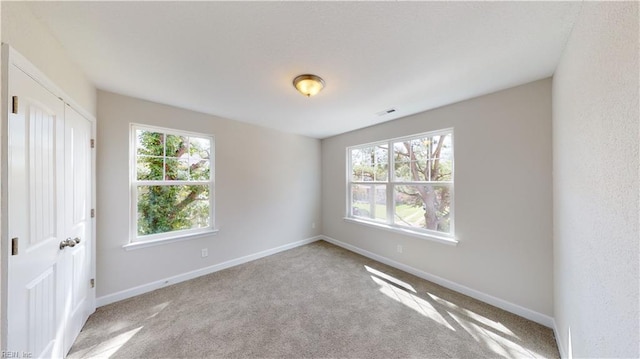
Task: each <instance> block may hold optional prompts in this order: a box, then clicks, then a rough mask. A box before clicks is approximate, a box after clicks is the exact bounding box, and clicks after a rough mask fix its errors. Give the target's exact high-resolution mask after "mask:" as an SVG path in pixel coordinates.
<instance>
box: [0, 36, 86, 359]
mask: <svg viewBox="0 0 640 359" xmlns="http://www.w3.org/2000/svg"><path fill="white" fill-rule="evenodd" d="M1 51H2V54H1V56H2V61H1V64H2V66H1V68H0V71H2V83H1V86H2V88H1V90H0V97H2V99H1V105H0V109H1V111H0V112H1V124H0V185H1V187H2V191H1V192H0V235H1V238H0V350H6V349H7V348H6V347H5V345H6V343H7V333H8V330H9V328H8V321H7V298H8V296H9V295H10V293H8V291H7V284H8V278H9V277H8V276H9V273H8V267H9V256H10V252H11V247H10V246H11V240H10V239H9V238H8V237H9V233H8V229H7V226H6V225H4V223H7V218H8V217H7V213H8V208H7V207H8V203H7V186H6V183H7V176H8V166H7V165H8V157H7V155H8V151H7V149H8V147H7V125H8V121H9V111H10V109H9V104H10V103H11V101H12V100H11V94H10V93H9V91H8V90H9V81H10V79H9V67H10V66H15V67H17V68H18V69H20V70H22V71H23V72H24V73H26V74H27V75H28V76H29V77H31V78H32V79H34V80H35V81H36V82H37V83H38V84H40V85H41V86H42V87H44V88H45V89H46V90H47V91H49V92H51V93H52V94H53V95H55V96H56V97H58V98H60V99H61V100H62V101H63V102H64V103H65V104H67V105H69V106H71V108H73V109H74V110H76V111H77V112H78V113H79V114H80V115H81V116H82V117H84V118H86V119H87V120H88V121H89V122H90V123H91V138H93V139H94V143H95V138H96V118H95V116H93V115H92V114H91V113H90V112H88V111H86V110H85V109H84V108H82V106H80V105H79V104H78V103H77V102H76V101H74V100H73V98H71V97H70V96H69V95H67V94H66V93H65V92H64V91H63V90H62V89H61V88H60V87H58V86H57V85H56V84H55V83H54V82H53V81H51V80H50V79H49V78H48V77H47V76H46V75H45V74H44V73H42V72H41V71H40V70H38V68H37V67H35V66H34V65H33V64H32V63H31V62H30V61H29V60H27V59H26V58H25V57H24V56H22V55H20V53H18V52H17V51H16V50H14V49H13V48H12V47H11V46H10V45H9V44H5V43H2V50H1ZM96 147H97V146H96ZM96 147H94V148H93V150H92V151H91V204H92V206H91V208H93V209H94V210H95V208H96ZM92 219H93V220H92V221H91V241H92V243H91V244H92V245H91V253H90V258H91V265H90V267H91V276H90V278H96V242H97V241H96V220H95V217H94V218H92ZM89 305H90V307H91V311H92V312H93V311H95V308H96V288H95V287H94V288H92V290H91V292H90V294H89Z"/></svg>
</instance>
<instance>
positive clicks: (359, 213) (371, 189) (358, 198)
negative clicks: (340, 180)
mask: <svg viewBox="0 0 640 359" xmlns="http://www.w3.org/2000/svg"><path fill="white" fill-rule="evenodd" d="M351 215H352V216H354V217H361V218H366V219H373V220H377V221H381V222H386V220H387V186H386V185H353V186H351Z"/></svg>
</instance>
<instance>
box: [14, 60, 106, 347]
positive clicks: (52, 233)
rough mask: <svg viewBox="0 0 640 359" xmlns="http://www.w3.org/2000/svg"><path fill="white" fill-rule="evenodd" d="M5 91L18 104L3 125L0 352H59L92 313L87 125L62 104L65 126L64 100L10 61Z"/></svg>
mask: <svg viewBox="0 0 640 359" xmlns="http://www.w3.org/2000/svg"><path fill="white" fill-rule="evenodd" d="M9 96H11V97H13V96H17V99H18V101H17V103H18V106H17V111H13V109H12V106H11V102H10V106H9V107H10V108H9V111H10V113H9V116H8V124H7V156H8V162H7V176H6V178H7V211H6V217H5V218H7V222H6V223H7V233H6V236H7V238H8V242H9V245H8V251H9V253H8V254H7V255H8V260H7V289H8V291H7V296H6V298H7V312H6V318H7V343H6V346H5V348H3V350H6V351H9V352H11V353H12V355H14V354H15V355H20V356H21V357H26V356H31V357H34V358H35V357H63V356H64V355H66V353H67V351H68V349H69V348H70V346H71V343H72V342H73V340H74V339H75V336H76V335H77V333H78V332H79V330H80V328H81V327H82V324H83V323H84V321H85V320H86V318H87V316H88V314H90V312H91V311H92V310H93V308H91V306H92V305H93V303H90V302H91V301H88V300H86V299H87V298H88V297H89V294H91V293H92V292H90V291H91V289H90V287H89V285H88V284H89V278H88V275H90V273H91V268H92V264H91V260H92V258H91V255H89V253H91V252H90V251H91V247H90V244H91V243H92V241H91V238H90V234H91V233H92V231H91V225H90V224H89V222H90V219H89V211H90V208H91V207H90V206H91V202H90V201H91V196H90V193H91V187H90V184H91V180H90V178H91V175H90V168H91V162H90V161H91V159H90V158H91V157H90V155H89V154H87V151H88V145H89V139H88V138H86V144H87V146H84V147H83V146H80V145H79V144H78V141H80V139H81V138H83V137H88V133H90V127H89V130H88V129H87V124H86V123H84V122H83V121H81V120H80V119H78V117H81V116H79V115H78V114H77V113H74V111H71V108H70V107H68V106H67V114H69V117H70V120H69V123H68V124H66V125H65V122H66V120H65V105H64V103H63V102H62V100H60V99H58V97H57V96H55V95H53V94H52V93H50V92H49V91H47V90H46V89H45V88H44V87H42V86H41V85H40V84H38V83H37V82H36V81H35V80H33V79H32V78H31V77H30V76H28V75H26V74H25V73H24V72H22V71H21V70H20V69H18V68H17V67H15V66H14V65H13V64H10V65H9ZM13 112H17V113H13ZM84 121H85V122H86V120H84ZM70 137H71V138H70ZM67 141H70V143H69V142H67ZM85 147H86V148H85ZM67 169H68V170H71V171H73V173H70V174H67V172H66V171H67ZM87 172H88V173H87ZM68 182H71V184H70V183H68ZM80 211H85V212H86V213H84V214H81V213H79V212H80ZM75 238H79V243H76V241H75V240H74V239H75ZM62 244H65V245H64V246H63V245H62ZM5 248H7V247H5ZM82 282H84V283H82Z"/></svg>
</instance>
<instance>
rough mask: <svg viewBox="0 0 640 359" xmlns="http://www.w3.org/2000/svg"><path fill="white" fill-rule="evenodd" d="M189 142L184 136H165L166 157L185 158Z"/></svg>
mask: <svg viewBox="0 0 640 359" xmlns="http://www.w3.org/2000/svg"><path fill="white" fill-rule="evenodd" d="M188 147H189V142H188V139H187V137H185V136H177V135H167V155H166V156H167V157H181V158H187V156H188V155H189V152H188V151H187V150H188Z"/></svg>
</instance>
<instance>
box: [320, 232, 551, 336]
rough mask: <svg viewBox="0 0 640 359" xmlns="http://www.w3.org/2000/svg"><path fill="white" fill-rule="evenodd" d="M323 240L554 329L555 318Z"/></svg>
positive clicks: (335, 242) (333, 240) (333, 239)
mask: <svg viewBox="0 0 640 359" xmlns="http://www.w3.org/2000/svg"><path fill="white" fill-rule="evenodd" d="M320 237H321V238H322V239H323V240H325V241H327V242H329V243H332V244H335V245H336V246H339V247H342V248H344V249H347V250H349V251H352V252H355V253H358V254H360V255H363V256H365V257H368V258H371V259H373V260H376V261H378V262H381V263H384V264H386V265H389V266H391V267H394V268H397V269H400V270H402V271H405V272H407V273H411V274H413V275H415V276H416V277H420V278H422V279H426V280H428V281H430V282H433V283H436V284H439V285H441V286H443V287H445V288H449V289H451V290H454V291H456V292H459V293H462V294H464V295H468V296H469V297H472V298H475V299H477V300H480V301H482V302H485V303H487V304H491V305H493V306H495V307H498V308H500V309H504V310H506V311H507V312H510V313H513V314H516V315H519V316H521V317H524V318H527V319H529V320H531V321H534V322H536V323H539V324H542V325H544V326H545V327H548V328H554V327H555V326H554V321H553V318H552V317H550V316H548V315H545V314H542V313H538V312H536V311H533V310H531V309H527V308H525V307H522V306H519V305H517V304H514V303H511V302H508V301H506V300H503V299H500V298H497V297H494V296H492V295H489V294H486V293H483V292H481V291H478V290H475V289H472V288H469V287H467V286H464V285H462V284H458V283H456V282H452V281H450V280H448V279H444V278H442V277H438V276H436V275H433V274H430V273H427V272H424V271H421V270H419V269H416V268H413V267H410V266H408V265H406V264H402V263H400V262H396V261H394V260H392V259H389V258H387V257H383V256H381V255H378V254H375V253H372V252H369V251H367V250H364V249H362V248H359V247H356V246H354V245H351V244H348V243H345V242H341V241H339V240H337V239H335V238H331V237H328V236H320Z"/></svg>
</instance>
